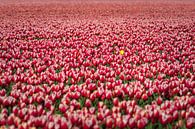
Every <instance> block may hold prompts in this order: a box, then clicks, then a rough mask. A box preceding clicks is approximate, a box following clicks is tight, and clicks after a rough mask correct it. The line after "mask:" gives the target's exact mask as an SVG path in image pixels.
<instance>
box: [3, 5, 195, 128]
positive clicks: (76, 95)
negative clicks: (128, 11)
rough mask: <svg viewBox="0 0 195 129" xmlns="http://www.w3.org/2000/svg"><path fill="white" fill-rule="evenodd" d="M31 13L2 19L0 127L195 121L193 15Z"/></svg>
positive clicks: (154, 124) (160, 125)
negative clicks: (69, 14) (67, 14)
mask: <svg viewBox="0 0 195 129" xmlns="http://www.w3.org/2000/svg"><path fill="white" fill-rule="evenodd" d="M108 7H109V6H108ZM37 8H38V7H37ZM15 9H16V10H18V8H15ZM108 10H109V9H108ZM166 11H169V9H168V8H167V10H166ZM8 12H9V11H8ZM4 13H5V14H6V11H5V10H4ZM34 13H35V14H36V13H37V14H38V13H39V11H37V10H36V11H35V12H30V13H27V14H28V15H27V14H26V13H25V15H26V16H21V15H19V14H17V15H16V16H15V17H17V18H16V19H15V18H11V17H9V15H8V16H7V17H6V18H7V19H5V20H2V21H1V22H0V24H1V25H0V26H1V31H0V45H1V46H0V128H8V127H9V128H19V129H28V128H45V129H46V128H48V129H51V128H55V129H58V128H63V129H66V128H74V129H77V128H83V129H90V128H94V129H99V128H102V129H103V128H126V129H127V128H131V129H133V128H139V129H143V128H147V129H151V128H174V129H177V128H185V127H186V128H189V129H191V128H194V127H195V75H194V73H195V47H194V45H195V38H194V36H195V21H194V19H195V18H193V17H192V16H191V17H188V19H187V18H186V17H185V16H181V17H178V16H179V14H177V13H176V14H177V15H175V16H172V15H173V14H172V13H171V14H167V13H166V16H167V17H168V16H170V19H168V18H167V19H166V18H164V17H163V16H160V15H159V16H160V17H155V16H154V17H152V15H150V13H151V12H150V13H149V14H145V15H144V16H140V15H137V16H135V17H133V16H129V15H125V16H124V17H122V18H119V17H118V16H117V17H115V18H114V17H113V18H110V14H109V16H103V17H104V18H105V17H106V20H104V19H101V18H100V19H99V21H98V19H96V20H94V19H93V17H91V15H89V16H88V17H87V16H86V17H87V18H86V19H81V20H78V21H75V22H72V21H73V20H72V21H65V19H67V17H58V16H60V15H57V16H55V17H54V16H53V17H52V18H48V19H46V18H43V19H41V18H40V19H36V17H34V16H35V14H34ZM77 13H78V12H77ZM119 13H121V12H119ZM5 14H2V15H5ZM92 14H94V12H93V13H92ZM95 14H96V15H98V12H95ZM50 15H51V14H48V15H47V13H46V17H47V16H48V17H49V16H50ZM85 15H86V14H85ZM85 15H83V16H82V17H84V16H85ZM157 15H158V14H157ZM31 16H32V17H31ZM73 16H74V15H73ZM73 16H72V14H71V18H72V19H74V17H73ZM27 17H28V19H26V18H27ZM37 17H39V16H37ZM78 17H79V16H78ZM89 17H91V19H93V20H90V19H89ZM175 17H176V18H175ZM174 18H175V19H174ZM8 19H9V20H11V21H9V20H8ZM14 19H15V20H14ZM54 19H55V20H54ZM68 19H69V18H68ZM87 19H88V20H87ZM8 23H9V24H8Z"/></svg>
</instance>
